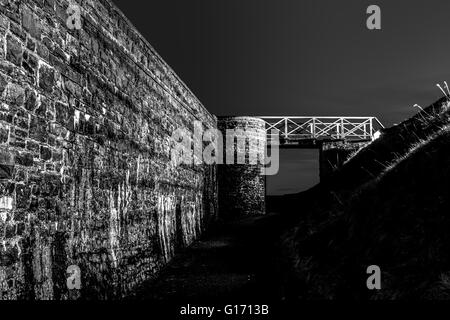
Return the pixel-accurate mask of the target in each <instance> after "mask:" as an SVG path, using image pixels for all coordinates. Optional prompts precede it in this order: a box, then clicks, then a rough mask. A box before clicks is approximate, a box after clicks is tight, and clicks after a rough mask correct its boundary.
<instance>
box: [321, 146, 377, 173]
mask: <svg viewBox="0 0 450 320" xmlns="http://www.w3.org/2000/svg"><path fill="white" fill-rule="evenodd" d="M368 143H369V142H348V141H323V142H322V143H320V147H319V168H320V169H319V174H320V181H321V182H324V181H326V179H327V178H328V177H329V176H330V175H331V174H332V173H333V172H334V171H336V170H338V169H339V168H341V167H342V166H343V165H344V163H345V162H346V161H347V160H348V159H349V158H350V157H351V156H352V155H353V154H354V153H355V152H357V151H358V150H360V149H361V148H364V147H365V146H366V145H367V144H368Z"/></svg>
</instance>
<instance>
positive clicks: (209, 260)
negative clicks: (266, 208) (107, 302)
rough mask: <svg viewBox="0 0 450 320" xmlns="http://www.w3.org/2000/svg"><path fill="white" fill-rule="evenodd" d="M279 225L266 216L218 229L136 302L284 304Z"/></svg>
mask: <svg viewBox="0 0 450 320" xmlns="http://www.w3.org/2000/svg"><path fill="white" fill-rule="evenodd" d="M278 220H279V217H278V216H276V215H266V216H263V217H252V218H246V219H243V220H240V221H236V222H233V223H228V224H225V225H222V226H216V227H214V228H213V229H212V230H210V231H209V232H208V234H207V235H205V236H204V237H203V239H202V240H200V241H197V242H196V243H194V244H193V245H192V246H191V247H189V248H186V249H184V251H183V252H181V253H180V254H179V255H177V256H176V257H175V258H174V259H173V260H172V261H171V263H169V265H168V266H167V267H166V268H164V270H163V271H162V272H161V273H160V276H159V277H158V278H157V279H156V280H153V281H150V282H148V283H145V284H144V285H143V286H142V288H141V289H140V290H139V291H138V293H137V294H136V296H135V297H134V298H137V299H144V300H153V301H160V302H168V301H169V302H174V301H180V302H186V303H192V302H205V301H209V302H230V301H239V302H242V303H244V302H248V301H249V300H250V301H254V302H258V303H263V302H267V301H270V300H275V299H276V300H280V299H281V297H282V290H281V282H280V272H279V263H278V262H279V260H278V256H277V254H276V253H277V252H279V251H278V249H277V247H278V242H277V239H278V237H279V232H280V231H279V230H280V228H279V226H278V224H277V221H278Z"/></svg>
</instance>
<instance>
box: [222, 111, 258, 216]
mask: <svg viewBox="0 0 450 320" xmlns="http://www.w3.org/2000/svg"><path fill="white" fill-rule="evenodd" d="M218 128H219V130H220V131H221V132H222V134H223V136H224V137H225V138H226V139H230V137H227V130H236V129H237V130H243V131H245V134H244V135H243V136H242V135H241V136H240V138H244V139H246V140H245V144H241V143H238V139H235V141H234V149H235V152H234V153H235V157H236V155H237V153H238V152H239V153H241V154H243V155H245V164H238V163H237V161H235V162H234V164H223V165H219V166H218V177H219V178H218V183H219V216H220V217H221V218H222V219H235V218H241V217H243V216H249V215H262V214H265V213H266V201H265V198H266V177H265V176H263V175H261V169H262V168H263V167H264V166H263V165H262V163H261V161H259V162H258V164H251V163H250V157H249V156H250V152H251V151H253V152H256V153H257V154H261V155H262V157H264V152H265V149H264V146H265V143H266V130H265V122H264V121H263V120H261V119H257V118H252V117H220V118H219V121H218ZM223 147H224V150H225V152H224V160H226V159H225V158H226V156H225V154H226V149H227V145H226V143H224V145H223ZM228 149H229V148H228Z"/></svg>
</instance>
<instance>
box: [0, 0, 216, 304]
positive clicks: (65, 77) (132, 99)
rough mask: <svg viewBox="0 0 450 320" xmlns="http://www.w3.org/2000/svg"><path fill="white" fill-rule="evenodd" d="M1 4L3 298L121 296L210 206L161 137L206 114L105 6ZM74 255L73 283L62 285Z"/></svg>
mask: <svg viewBox="0 0 450 320" xmlns="http://www.w3.org/2000/svg"><path fill="white" fill-rule="evenodd" d="M75 3H78V4H79V5H80V6H81V8H82V29H81V30H68V29H67V26H66V20H67V14H66V10H67V7H68V5H69V4H68V2H67V1H64V0H22V1H13V0H0V95H1V105H0V299H67V298H74V297H84V298H96V299H103V298H110V297H121V296H124V295H126V294H128V293H129V292H130V291H131V290H133V288H134V287H135V286H136V285H138V284H139V283H141V282H142V281H143V280H145V279H149V278H151V277H152V276H154V275H155V273H156V272H157V271H158V270H159V269H160V268H161V267H162V266H163V265H164V264H165V263H166V262H167V261H168V260H169V259H170V258H171V257H172V256H173V255H174V252H175V251H176V250H177V248H178V247H180V246H184V245H188V244H190V243H191V242H192V241H193V240H194V239H195V238H197V237H198V236H199V234H200V233H201V231H202V230H203V228H204V227H205V225H206V224H207V222H208V221H209V220H211V219H214V217H215V215H216V208H217V199H216V194H217V193H216V191H217V185H216V168H215V167H214V166H210V167H207V166H200V167H196V168H194V167H188V166H183V167H174V166H173V165H172V163H171V161H170V137H171V134H172V132H173V131H174V130H175V129H177V128H183V127H184V128H188V129H189V130H193V123H194V120H200V121H202V122H203V123H204V124H205V128H208V127H215V126H216V119H215V117H214V116H212V115H210V114H209V113H208V112H207V111H206V110H205V109H204V108H203V106H202V105H201V104H200V103H199V101H198V100H197V99H196V98H195V96H194V95H193V94H192V93H191V92H190V91H189V90H188V89H187V88H186V86H185V85H184V84H183V83H182V82H181V81H180V80H179V79H178V77H177V76H176V75H175V74H174V72H173V71H172V70H171V69H170V67H168V66H167V64H165V63H164V61H163V60H162V59H161V58H160V57H159V56H158V55H157V54H156V53H155V51H154V50H153V49H152V48H151V47H150V46H149V45H148V43H146V41H145V40H144V39H143V38H142V37H141V36H140V35H139V34H138V33H137V32H136V31H135V29H134V28H133V27H132V25H131V24H130V23H129V22H128V21H127V19H126V18H125V17H124V16H123V15H122V14H121V13H120V12H119V11H118V10H117V9H116V8H115V7H114V6H113V5H112V4H111V3H110V2H109V1H105V0H103V1H98V0H78V1H77V2H75ZM70 265H78V266H79V267H80V269H81V272H82V290H81V291H80V292H73V291H68V289H67V286H66V278H67V275H66V269H67V267H68V266H70Z"/></svg>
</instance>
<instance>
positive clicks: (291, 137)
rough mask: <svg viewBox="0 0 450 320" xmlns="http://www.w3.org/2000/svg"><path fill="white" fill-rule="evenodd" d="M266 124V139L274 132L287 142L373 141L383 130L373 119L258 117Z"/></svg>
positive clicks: (380, 124) (379, 123) (378, 122)
mask: <svg viewBox="0 0 450 320" xmlns="http://www.w3.org/2000/svg"><path fill="white" fill-rule="evenodd" d="M259 118H260V119H262V120H264V121H265V122H266V131H267V135H268V138H270V137H271V131H272V130H275V132H277V134H279V136H280V138H283V139H285V140H288V141H293V142H294V141H299V140H307V139H345V140H373V139H374V135H375V133H376V132H377V131H378V130H379V129H380V128H384V126H383V124H382V123H381V122H380V121H379V120H378V119H377V118H375V117H259Z"/></svg>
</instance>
